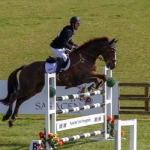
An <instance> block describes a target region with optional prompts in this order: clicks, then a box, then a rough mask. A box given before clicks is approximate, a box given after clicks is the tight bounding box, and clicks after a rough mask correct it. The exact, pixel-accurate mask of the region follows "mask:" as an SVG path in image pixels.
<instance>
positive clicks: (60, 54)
mask: <svg viewBox="0 0 150 150" xmlns="http://www.w3.org/2000/svg"><path fill="white" fill-rule="evenodd" d="M50 50H51V51H52V52H53V53H54V54H55V55H56V56H58V57H60V58H63V60H64V61H65V62H66V61H67V55H66V54H65V51H66V50H67V49H65V48H63V49H59V48H52V47H50Z"/></svg>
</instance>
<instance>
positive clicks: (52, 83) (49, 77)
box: [44, 73, 56, 150]
mask: <svg viewBox="0 0 150 150" xmlns="http://www.w3.org/2000/svg"><path fill="white" fill-rule="evenodd" d="M55 78H56V75H55V73H51V74H48V73H45V89H44V92H45V96H46V97H45V100H46V102H45V129H46V139H48V134H49V133H50V132H52V133H53V134H56V125H55V122H56V103H54V102H52V101H54V100H55V99H56V95H55V96H54V97H52V98H50V87H53V88H54V89H56V79H55ZM50 104H51V109H50ZM50 115H51V116H52V131H50V129H51V128H50ZM46 146H47V149H48V150H49V149H50V147H49V144H48V142H46Z"/></svg>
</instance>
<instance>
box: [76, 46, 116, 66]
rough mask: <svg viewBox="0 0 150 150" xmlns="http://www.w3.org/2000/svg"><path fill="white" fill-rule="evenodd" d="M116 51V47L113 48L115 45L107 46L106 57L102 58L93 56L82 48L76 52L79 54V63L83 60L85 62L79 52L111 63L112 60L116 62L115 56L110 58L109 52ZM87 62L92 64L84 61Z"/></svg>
mask: <svg viewBox="0 0 150 150" xmlns="http://www.w3.org/2000/svg"><path fill="white" fill-rule="evenodd" d="M112 50H113V51H116V50H117V49H116V48H115V47H110V46H108V49H107V57H106V59H104V58H103V57H102V56H98V57H96V56H94V55H92V54H89V53H87V52H85V51H82V50H80V51H79V52H78V54H79V57H80V62H81V63H83V62H85V61H86V60H85V59H84V58H83V57H82V54H81V53H84V54H86V55H88V56H91V57H93V58H95V59H99V60H100V61H104V62H105V63H106V64H111V63H112V61H113V62H114V61H115V62H116V58H115V59H112V58H110V52H111V51H112ZM86 62H87V63H88V64H91V65H92V63H90V62H89V61H86Z"/></svg>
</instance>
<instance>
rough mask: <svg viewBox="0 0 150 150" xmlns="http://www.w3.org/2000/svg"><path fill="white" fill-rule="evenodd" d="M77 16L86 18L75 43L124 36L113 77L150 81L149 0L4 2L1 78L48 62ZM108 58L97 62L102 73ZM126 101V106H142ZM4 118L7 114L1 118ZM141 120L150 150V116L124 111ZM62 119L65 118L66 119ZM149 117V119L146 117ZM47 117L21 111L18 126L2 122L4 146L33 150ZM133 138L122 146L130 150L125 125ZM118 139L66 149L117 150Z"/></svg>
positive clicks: (0, 144)
mask: <svg viewBox="0 0 150 150" xmlns="http://www.w3.org/2000/svg"><path fill="white" fill-rule="evenodd" d="M74 15H77V16H79V17H80V18H81V20H82V24H81V27H80V29H79V30H78V31H77V32H76V34H75V36H74V37H73V41H74V42H75V43H77V44H79V45H80V44H82V43H84V42H85V41H87V40H89V39H91V38H94V37H101V36H105V35H106V36H108V37H109V38H110V39H112V38H116V39H119V42H118V43H117V48H118V49H119V50H118V51H117V67H116V68H115V69H114V71H113V77H114V78H115V79H116V80H117V81H119V82H147V81H149V75H150V65H149V47H150V43H149V33H150V28H149V24H150V20H149V17H148V16H149V15H150V1H149V0H143V1H141V0H136V1H135V0H116V1H113V0H105V1H102V0H73V1H70V0H63V1H60V0H42V1H41V0H32V1H31V0H30V1H29V0H21V1H20V0H15V1H14V0H12V1H8V0H5V1H4V0H0V66H1V67H0V79H1V80H2V79H7V78H8V75H9V74H10V73H11V72H12V71H13V70H14V69H16V68H18V67H19V66H21V65H24V64H29V63H31V62H33V61H37V60H45V59H46V58H47V57H48V56H49V55H52V53H51V52H50V50H49V44H50V42H51V41H52V40H53V39H54V37H55V36H56V35H57V33H58V32H59V31H60V30H61V29H62V27H64V26H65V25H67V24H68V23H69V19H70V18H71V17H72V16H74ZM102 65H104V62H100V61H97V66H98V67H97V69H98V70H97V71H98V72H101V66H102ZM143 91H144V90H143V89H140V88H122V89H121V93H122V94H127V93H129V94H130V93H136V94H137V93H143ZM142 103H144V102H141V103H139V104H138V103H137V102H133V103H131V102H123V105H125V106H126V105H142ZM0 117H1V118H2V115H1V116H0ZM128 118H138V150H141V149H144V150H149V149H150V145H149V144H147V143H149V138H150V136H149V131H150V130H149V116H148V115H121V119H128ZM60 119H61V118H60ZM143 119H145V120H143ZM43 128H44V116H41V115H39V116H38V115H19V118H18V120H17V121H16V123H15V125H14V126H13V127H12V128H11V129H9V128H8V125H7V122H1V123H0V150H8V149H11V150H20V149H21V150H27V149H28V147H29V143H30V141H31V140H32V139H38V132H39V131H43ZM97 129H99V126H98V125H94V126H89V127H86V128H84V129H83V128H79V129H76V130H69V132H68V131H63V132H60V133H59V135H60V137H64V136H67V135H75V134H77V132H79V133H84V132H89V131H94V130H97ZM124 130H125V137H126V138H127V140H123V141H122V149H123V150H128V149H129V147H128V145H129V134H128V133H129V129H128V128H127V127H126V128H125V129H124ZM113 145H114V144H113V142H112V141H106V142H89V139H82V140H79V141H76V142H71V143H69V144H66V145H65V146H63V147H61V148H60V149H65V150H67V149H68V150H79V149H83V150H88V149H89V147H92V148H91V149H96V150H97V149H100V150H112V149H113Z"/></svg>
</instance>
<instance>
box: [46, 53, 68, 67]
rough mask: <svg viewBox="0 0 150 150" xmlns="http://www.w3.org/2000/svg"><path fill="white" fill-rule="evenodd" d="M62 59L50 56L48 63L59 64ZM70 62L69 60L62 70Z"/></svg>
mask: <svg viewBox="0 0 150 150" xmlns="http://www.w3.org/2000/svg"><path fill="white" fill-rule="evenodd" d="M60 59H61V58H59V57H53V56H49V57H48V58H47V59H46V62H47V63H50V64H52V63H58V62H59V60H60ZM68 61H69V58H68V59H67V61H66V62H65V63H64V65H63V66H62V68H65V67H66V66H67V64H68Z"/></svg>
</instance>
